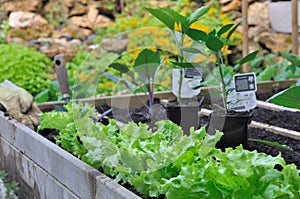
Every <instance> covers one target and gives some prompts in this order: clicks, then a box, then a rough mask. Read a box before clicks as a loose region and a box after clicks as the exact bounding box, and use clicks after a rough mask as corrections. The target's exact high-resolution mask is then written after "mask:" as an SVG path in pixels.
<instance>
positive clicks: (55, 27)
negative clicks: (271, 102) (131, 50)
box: [0, 0, 292, 59]
mask: <svg viewBox="0 0 300 199" xmlns="http://www.w3.org/2000/svg"><path fill="white" fill-rule="evenodd" d="M116 2H117V3H112V1H110V0H0V3H1V8H2V13H0V14H2V17H3V16H4V17H5V18H7V19H8V21H9V24H10V26H11V27H12V28H11V29H10V30H9V32H8V38H7V40H8V42H14V43H20V44H24V45H30V46H36V47H37V48H39V49H40V50H41V51H42V52H44V53H45V54H47V55H48V56H49V57H50V58H52V57H54V56H55V55H56V54H58V53H64V54H66V55H68V56H69V57H70V58H72V57H73V56H74V55H75V54H76V53H77V51H78V46H80V45H82V42H86V41H88V40H89V38H90V37H91V36H92V35H93V34H94V33H95V32H96V30H97V29H101V28H105V27H107V26H108V25H109V23H111V22H113V20H114V18H115V17H114V13H113V11H111V10H109V9H108V7H109V6H113V7H114V9H115V11H120V10H121V6H120V5H119V4H118V2H119V1H116ZM159 2H160V3H163V2H164V1H159ZM248 2H249V9H248V20H249V26H250V28H249V39H250V47H249V48H250V50H252V49H260V53H261V54H266V53H269V52H274V53H277V52H279V51H285V50H289V49H291V46H292V44H291V35H290V34H282V33H276V32H273V31H272V28H271V25H270V22H269V14H268V7H267V2H268V1H266V0H248ZM219 3H220V5H221V8H222V11H223V12H225V13H227V14H230V15H232V17H233V18H235V19H237V20H238V19H240V18H241V15H242V14H241V4H242V3H241V0H219ZM0 11H1V10H0ZM0 17H1V15H0ZM0 21H1V19H0ZM239 31H241V32H243V30H242V27H240V29H239ZM67 59H68V57H67Z"/></svg>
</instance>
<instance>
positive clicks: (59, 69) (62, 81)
mask: <svg viewBox="0 0 300 199" xmlns="http://www.w3.org/2000/svg"><path fill="white" fill-rule="evenodd" d="M54 63H55V72H56V75H57V80H58V83H59V87H60V91H61V94H62V98H63V100H64V105H66V104H67V103H68V102H69V101H70V90H69V83H68V74H67V69H66V62H65V59H64V55H63V54H58V55H56V56H55V57H54ZM55 110H57V111H66V109H65V108H64V107H63V106H56V107H55Z"/></svg>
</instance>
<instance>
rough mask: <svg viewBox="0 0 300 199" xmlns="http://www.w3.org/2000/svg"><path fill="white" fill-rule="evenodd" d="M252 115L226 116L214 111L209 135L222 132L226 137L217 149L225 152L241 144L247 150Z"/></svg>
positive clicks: (209, 125)
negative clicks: (217, 131) (226, 149)
mask: <svg viewBox="0 0 300 199" xmlns="http://www.w3.org/2000/svg"><path fill="white" fill-rule="evenodd" d="M251 116H252V113H245V114H240V113H237V114H225V113H220V112H217V111H214V112H213V113H212V114H211V115H210V118H209V119H210V120H209V124H208V127H207V133H208V134H211V135H214V134H215V133H216V130H219V131H222V132H223V133H224V135H223V136H222V138H221V140H220V141H219V142H218V143H217V145H216V147H217V148H220V149H222V150H224V149H225V148H228V147H233V148H234V147H237V146H239V145H240V144H242V145H243V147H244V148H247V142H248V123H249V122H250V119H251Z"/></svg>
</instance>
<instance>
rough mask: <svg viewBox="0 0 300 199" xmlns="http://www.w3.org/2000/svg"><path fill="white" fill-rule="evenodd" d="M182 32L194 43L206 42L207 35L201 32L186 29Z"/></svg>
mask: <svg viewBox="0 0 300 199" xmlns="http://www.w3.org/2000/svg"><path fill="white" fill-rule="evenodd" d="M184 32H185V34H186V35H188V36H189V37H190V38H192V39H193V40H195V41H206V40H207V34H206V33H205V32H204V31H202V30H197V29H193V28H186V29H184Z"/></svg>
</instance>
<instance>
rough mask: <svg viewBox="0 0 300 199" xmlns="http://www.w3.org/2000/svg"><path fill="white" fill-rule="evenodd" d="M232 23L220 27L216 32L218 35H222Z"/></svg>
mask: <svg viewBox="0 0 300 199" xmlns="http://www.w3.org/2000/svg"><path fill="white" fill-rule="evenodd" d="M233 25H234V24H226V25H224V26H222V27H221V28H220V30H219V31H218V32H217V34H218V35H219V36H221V35H223V34H224V33H226V32H227V31H228V30H230V28H231V27H232V26H233Z"/></svg>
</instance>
